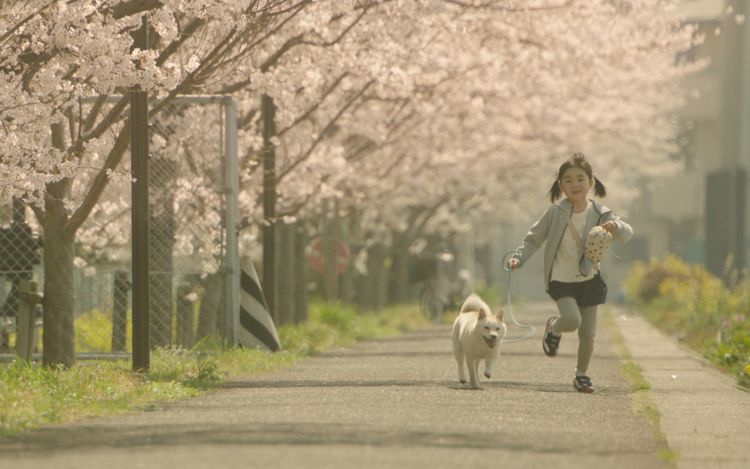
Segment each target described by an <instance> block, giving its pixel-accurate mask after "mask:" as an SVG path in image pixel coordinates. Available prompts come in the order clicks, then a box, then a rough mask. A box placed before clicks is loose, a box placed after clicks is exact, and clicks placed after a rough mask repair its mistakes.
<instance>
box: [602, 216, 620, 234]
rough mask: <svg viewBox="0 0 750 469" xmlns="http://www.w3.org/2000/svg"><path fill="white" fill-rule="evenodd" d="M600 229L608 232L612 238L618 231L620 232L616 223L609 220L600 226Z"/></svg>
mask: <svg viewBox="0 0 750 469" xmlns="http://www.w3.org/2000/svg"><path fill="white" fill-rule="evenodd" d="M602 228H604V229H605V230H607V231H609V232H610V233H611V234H612V236H614V235H616V234H617V232H618V231H620V228H619V227H618V226H617V223H615V222H614V221H613V220H610V221H608V222H606V223H604V224H603V225H602Z"/></svg>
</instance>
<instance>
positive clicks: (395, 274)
mask: <svg viewBox="0 0 750 469" xmlns="http://www.w3.org/2000/svg"><path fill="white" fill-rule="evenodd" d="M393 239H394V241H393V246H392V247H391V259H393V262H392V263H391V268H390V276H389V280H390V285H389V286H390V289H389V291H390V301H391V302H392V303H406V302H407V301H408V300H409V244H408V240H407V239H406V236H405V235H403V234H399V233H394V237H393Z"/></svg>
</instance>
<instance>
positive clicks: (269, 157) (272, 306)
mask: <svg viewBox="0 0 750 469" xmlns="http://www.w3.org/2000/svg"><path fill="white" fill-rule="evenodd" d="M260 109H261V119H262V122H263V288H264V290H265V294H266V301H267V303H268V310H269V312H270V313H271V317H273V318H274V319H275V320H277V321H278V319H279V318H278V316H277V312H276V282H275V277H276V254H275V245H276V243H275V240H276V230H275V225H276V150H275V148H274V145H273V142H272V141H271V139H272V138H273V137H274V136H275V135H276V121H275V118H276V105H275V104H274V103H273V98H271V97H270V96H268V95H267V94H264V95H263V97H262V98H261V104H260Z"/></svg>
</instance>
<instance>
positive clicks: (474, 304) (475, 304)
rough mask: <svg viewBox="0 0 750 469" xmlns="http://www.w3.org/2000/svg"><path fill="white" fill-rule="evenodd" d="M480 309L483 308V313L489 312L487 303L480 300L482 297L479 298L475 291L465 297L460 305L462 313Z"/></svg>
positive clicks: (475, 311)
mask: <svg viewBox="0 0 750 469" xmlns="http://www.w3.org/2000/svg"><path fill="white" fill-rule="evenodd" d="M482 310H484V313H485V314H489V313H490V307H489V306H487V303H485V302H484V301H482V299H481V298H479V296H478V295H477V294H476V293H472V294H470V295H469V296H468V297H466V300H465V301H464V304H463V305H462V306H461V312H462V313H468V312H474V313H477V312H480V311H482Z"/></svg>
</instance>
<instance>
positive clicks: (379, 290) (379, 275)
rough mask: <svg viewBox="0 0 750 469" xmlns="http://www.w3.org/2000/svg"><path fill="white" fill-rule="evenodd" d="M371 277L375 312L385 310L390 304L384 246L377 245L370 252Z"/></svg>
mask: <svg viewBox="0 0 750 469" xmlns="http://www.w3.org/2000/svg"><path fill="white" fill-rule="evenodd" d="M370 254H371V257H370V261H371V264H370V275H371V280H372V289H373V304H372V307H373V309H374V310H375V311H380V310H382V309H385V307H386V305H387V304H388V270H387V269H386V268H385V257H386V250H385V247H384V246H383V245H382V244H377V245H375V246H373V247H372V249H371V251H370Z"/></svg>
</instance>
